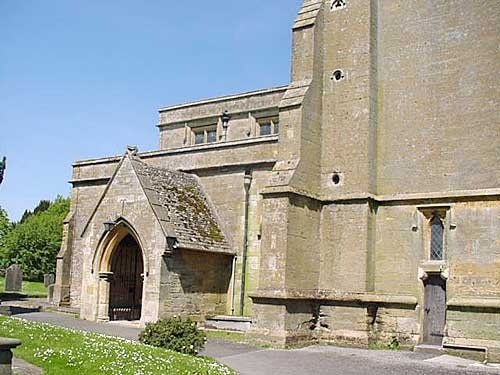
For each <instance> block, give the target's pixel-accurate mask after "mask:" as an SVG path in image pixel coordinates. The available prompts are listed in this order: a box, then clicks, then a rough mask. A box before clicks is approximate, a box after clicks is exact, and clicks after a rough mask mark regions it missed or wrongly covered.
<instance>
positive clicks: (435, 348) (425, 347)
mask: <svg viewBox="0 0 500 375" xmlns="http://www.w3.org/2000/svg"><path fill="white" fill-rule="evenodd" d="M413 351H415V352H420V353H429V354H436V355H441V354H444V349H443V347H442V346H441V345H429V344H419V345H417V346H415V348H414V349H413Z"/></svg>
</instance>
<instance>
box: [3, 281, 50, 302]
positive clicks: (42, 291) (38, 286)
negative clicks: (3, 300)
mask: <svg viewBox="0 0 500 375" xmlns="http://www.w3.org/2000/svg"><path fill="white" fill-rule="evenodd" d="M4 291H5V278H4V277H0V293H3V292H4ZM21 293H23V294H26V295H27V296H28V297H47V288H45V286H43V283H42V282H38V281H23V290H22V292H21Z"/></svg>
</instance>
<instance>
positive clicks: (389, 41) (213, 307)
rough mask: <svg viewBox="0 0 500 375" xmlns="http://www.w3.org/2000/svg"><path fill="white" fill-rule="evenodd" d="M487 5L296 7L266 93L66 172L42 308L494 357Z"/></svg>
mask: <svg viewBox="0 0 500 375" xmlns="http://www.w3.org/2000/svg"><path fill="white" fill-rule="evenodd" d="M499 38H500V2H498V1H496V0H487V1H483V2H473V1H466V0H454V1H450V0H429V1H417V0H333V1H332V0H329V1H325V0H305V1H304V2H303V5H302V8H301V9H300V11H299V13H298V16H297V18H296V21H295V23H294V24H293V42H292V44H293V45H292V71H291V81H290V83H289V84H288V85H286V86H283V87H275V88H269V89H265V90H259V91H254V92H249V93H243V94H236V95H230V96H225V97H220V98H213V99H207V100H203V101H198V102H193V103H187V104H180V105H174V106H169V107H165V108H161V109H160V110H159V120H158V124H157V128H158V130H159V149H158V150H155V151H150V152H139V151H138V150H137V149H136V148H135V147H128V148H127V150H126V152H125V153H124V154H123V155H122V156H113V157H106V158H99V159H92V160H84V161H78V162H75V163H74V164H73V174H72V180H71V184H72V186H73V188H72V196H71V212H70V214H69V216H68V217H67V219H66V221H65V223H64V239H63V246H62V248H61V251H60V253H59V255H58V257H57V277H56V286H55V292H54V293H55V294H54V297H55V300H56V302H57V303H59V304H62V305H71V306H73V307H75V308H79V309H80V316H81V317H82V318H84V319H89V320H101V321H106V320H121V319H126V320H140V321H141V322H142V323H144V322H149V321H155V320H157V319H159V318H161V317H166V316H171V315H174V314H181V315H187V316H191V317H194V318H196V319H199V320H201V321H203V320H205V319H207V318H209V317H213V316H216V315H229V316H235V317H249V318H251V325H250V328H249V330H248V331H247V335H248V337H250V338H252V339H254V340H258V341H263V342H268V343H274V344H275V345H287V344H294V343H307V342H332V343H340V344H346V345H361V346H366V345H369V344H370V343H374V342H390V341H391V340H397V341H399V342H400V343H401V344H402V345H407V346H413V345H416V344H420V343H424V344H431V345H438V346H441V345H444V346H445V347H449V348H458V349H464V350H467V349H471V350H488V353H489V356H490V357H495V356H496V358H498V357H499V356H500V167H499V166H500V119H499V111H498V108H499V96H500V89H499V78H498V77H499V74H500V55H499V49H498V46H499V41H500V40H499Z"/></svg>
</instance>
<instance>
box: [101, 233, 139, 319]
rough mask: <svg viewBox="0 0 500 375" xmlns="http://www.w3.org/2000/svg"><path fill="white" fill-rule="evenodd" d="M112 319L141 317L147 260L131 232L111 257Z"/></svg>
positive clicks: (110, 290) (110, 308)
mask: <svg viewBox="0 0 500 375" xmlns="http://www.w3.org/2000/svg"><path fill="white" fill-rule="evenodd" d="M109 270H110V273H111V274H112V277H111V280H110V285H109V319H110V320H139V319H140V318H141V306H142V284H143V276H144V262H143V260H142V253H141V249H140V246H139V244H138V243H137V241H136V240H135V239H134V237H132V236H131V235H130V234H127V235H126V236H125V237H124V238H123V239H122V240H121V241H120V243H119V244H118V246H117V247H116V249H115V250H114V251H113V253H112V255H111V259H110V269H109Z"/></svg>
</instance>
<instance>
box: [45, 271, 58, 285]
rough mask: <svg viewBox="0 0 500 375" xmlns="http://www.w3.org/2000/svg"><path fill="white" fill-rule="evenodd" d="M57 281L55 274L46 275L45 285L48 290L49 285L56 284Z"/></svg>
mask: <svg viewBox="0 0 500 375" xmlns="http://www.w3.org/2000/svg"><path fill="white" fill-rule="evenodd" d="M55 281H56V277H55V275H54V274H53V273H46V274H45V275H43V285H44V286H45V287H46V288H48V287H49V285H52V284H54V283H55Z"/></svg>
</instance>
